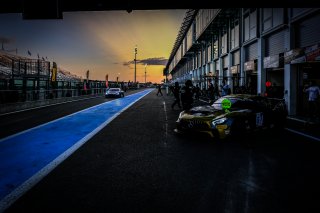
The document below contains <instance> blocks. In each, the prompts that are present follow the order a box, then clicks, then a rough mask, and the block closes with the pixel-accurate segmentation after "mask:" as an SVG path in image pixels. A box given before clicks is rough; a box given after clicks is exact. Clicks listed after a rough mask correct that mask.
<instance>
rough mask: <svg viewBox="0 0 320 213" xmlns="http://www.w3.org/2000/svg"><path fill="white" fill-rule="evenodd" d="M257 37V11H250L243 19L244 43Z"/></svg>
mask: <svg viewBox="0 0 320 213" xmlns="http://www.w3.org/2000/svg"><path fill="white" fill-rule="evenodd" d="M255 37H257V10H252V11H251V12H250V13H249V14H246V15H245V17H244V41H248V40H251V39H253V38H255Z"/></svg>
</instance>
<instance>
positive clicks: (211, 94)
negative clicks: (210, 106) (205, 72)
mask: <svg viewBox="0 0 320 213" xmlns="http://www.w3.org/2000/svg"><path fill="white" fill-rule="evenodd" d="M207 91H208V98H209V100H214V99H215V98H214V87H213V84H212V83H210V84H209V87H208V90H207Z"/></svg>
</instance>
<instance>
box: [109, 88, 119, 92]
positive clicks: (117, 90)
mask: <svg viewBox="0 0 320 213" xmlns="http://www.w3.org/2000/svg"><path fill="white" fill-rule="evenodd" d="M109 91H110V92H119V91H120V89H118V88H114V89H109Z"/></svg>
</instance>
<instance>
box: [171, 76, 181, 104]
mask: <svg viewBox="0 0 320 213" xmlns="http://www.w3.org/2000/svg"><path fill="white" fill-rule="evenodd" d="M172 93H173V96H174V98H175V100H174V102H173V103H172V104H171V108H172V109H174V106H175V105H176V104H177V105H178V107H179V108H180V109H181V104H180V86H179V83H178V82H175V83H174V87H173V88H172Z"/></svg>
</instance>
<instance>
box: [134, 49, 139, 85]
mask: <svg viewBox="0 0 320 213" xmlns="http://www.w3.org/2000/svg"><path fill="white" fill-rule="evenodd" d="M137 53H138V48H137V46H136V47H135V48H134V83H136V76H137Z"/></svg>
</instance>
